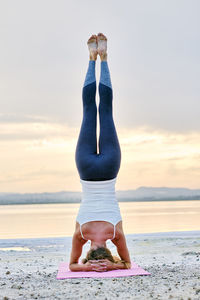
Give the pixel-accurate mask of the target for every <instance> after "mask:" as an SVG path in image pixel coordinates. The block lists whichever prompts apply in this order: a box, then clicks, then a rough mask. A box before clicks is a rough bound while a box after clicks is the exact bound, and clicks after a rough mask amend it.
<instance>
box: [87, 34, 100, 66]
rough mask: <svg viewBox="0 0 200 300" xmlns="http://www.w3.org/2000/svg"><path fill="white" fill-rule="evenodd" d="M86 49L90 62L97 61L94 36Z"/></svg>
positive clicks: (95, 37)
mask: <svg viewBox="0 0 200 300" xmlns="http://www.w3.org/2000/svg"><path fill="white" fill-rule="evenodd" d="M87 44H88V49H89V52H90V60H96V59H97V54H98V51H97V36H96V35H95V34H94V35H92V36H91V37H90V38H89V40H88V42H87Z"/></svg>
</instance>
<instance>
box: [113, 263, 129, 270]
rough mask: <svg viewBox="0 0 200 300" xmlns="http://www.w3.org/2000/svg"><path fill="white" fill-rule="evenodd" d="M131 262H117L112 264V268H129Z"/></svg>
mask: <svg viewBox="0 0 200 300" xmlns="http://www.w3.org/2000/svg"><path fill="white" fill-rule="evenodd" d="M130 268H131V263H130V262H125V261H124V262H118V263H114V264H113V269H130Z"/></svg>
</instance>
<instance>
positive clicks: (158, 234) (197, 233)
mask: <svg viewBox="0 0 200 300" xmlns="http://www.w3.org/2000/svg"><path fill="white" fill-rule="evenodd" d="M125 236H126V237H137V238H155V237H157V238H159V237H166V238H167V237H176V238H178V237H182V238H184V237H195V236H196V237H200V230H187V231H185V230H184V231H182V230H180V231H164V232H146V233H129V234H125ZM64 239H72V236H52V237H34V238H11V239H10V238H9V239H1V238H0V243H1V242H6V241H8V242H9V241H23V240H25V241H28V240H30V241H34V240H41V241H42V240H54V241H56V240H58V241H59V240H64Z"/></svg>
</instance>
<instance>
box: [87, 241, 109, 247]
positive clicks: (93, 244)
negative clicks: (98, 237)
mask: <svg viewBox="0 0 200 300" xmlns="http://www.w3.org/2000/svg"><path fill="white" fill-rule="evenodd" d="M99 247H105V248H106V242H105V241H98V242H97V241H91V247H90V248H91V249H97V248H99Z"/></svg>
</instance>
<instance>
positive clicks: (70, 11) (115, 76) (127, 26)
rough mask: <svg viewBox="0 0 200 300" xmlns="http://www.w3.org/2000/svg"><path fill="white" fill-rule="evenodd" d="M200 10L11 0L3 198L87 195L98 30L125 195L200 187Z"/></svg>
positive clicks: (3, 97)
mask: <svg viewBox="0 0 200 300" xmlns="http://www.w3.org/2000/svg"><path fill="white" fill-rule="evenodd" d="M199 10H200V2H199V1H198V0H191V1H189V0H188V1H186V0H176V1H174V0H166V1H165V0H152V1H149V0H145V1H144V0H140V1H134V0H126V1H123V2H122V1H116V0H115V1H114V0H110V1H105V0H103V1H101V2H96V1H91V0H85V1H67V0H29V1H26V0H18V1H15V0H2V1H1V2H0V107H1V109H0V171H1V172H0V192H20V193H25V192H56V191H61V190H71V191H72V190H73V191H75V190H80V188H81V187H80V182H79V175H78V172H77V169H76V165H75V159H74V152H75V147H76V142H77V138H78V134H79V129H80V125H81V121H82V102H81V92H82V85H83V81H84V77H85V73H86V70H87V65H88V49H87V39H88V38H89V36H90V35H91V34H97V33H98V32H103V33H104V34H105V35H106V36H107V38H108V63H109V68H110V71H111V78H112V85H113V93H114V100H113V101H114V102H113V109H114V120H115V125H116V128H117V132H118V136H119V141H120V145H121V149H122V164H121V168H120V172H119V174H118V180H117V189H118V190H127V189H136V188H138V187H140V186H153V187H158V186H167V187H187V188H200V181H199V178H200V118H199V112H200V85H199V78H200V68H199V65H200V64H199V63H200V31H199V28H200V19H199ZM99 71H100V64H99V60H98V61H97V80H98V79H99ZM97 103H98V95H97ZM98 132H99V128H98Z"/></svg>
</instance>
